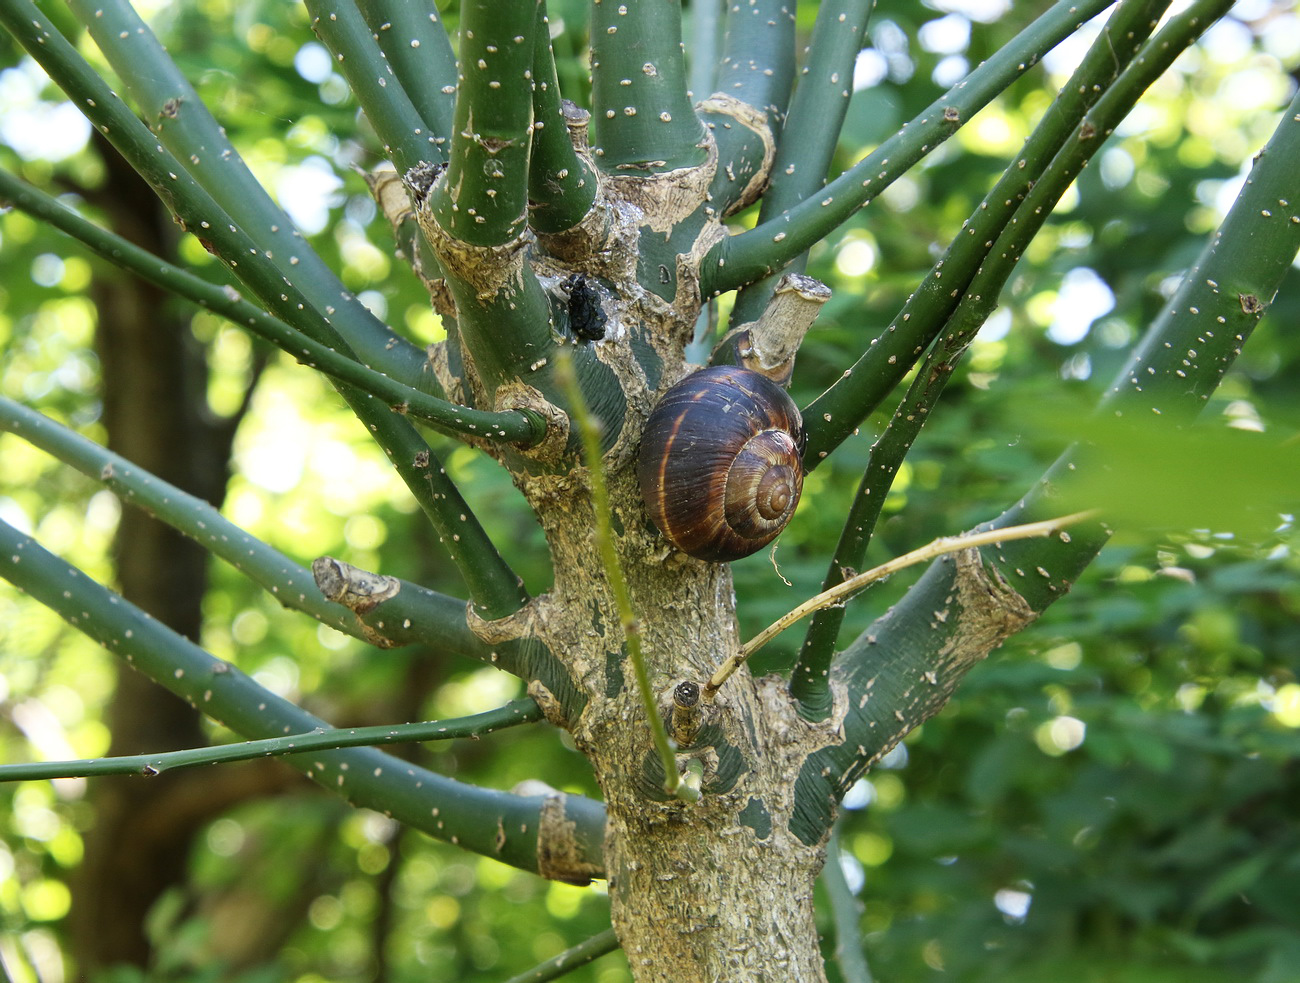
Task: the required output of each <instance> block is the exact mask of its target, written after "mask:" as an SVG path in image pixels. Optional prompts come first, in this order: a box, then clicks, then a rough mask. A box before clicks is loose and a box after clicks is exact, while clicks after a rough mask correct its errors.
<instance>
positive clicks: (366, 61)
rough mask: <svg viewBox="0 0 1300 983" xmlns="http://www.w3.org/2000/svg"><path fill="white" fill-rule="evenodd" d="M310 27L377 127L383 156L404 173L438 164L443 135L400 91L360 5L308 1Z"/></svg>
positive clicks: (367, 116)
mask: <svg viewBox="0 0 1300 983" xmlns="http://www.w3.org/2000/svg"><path fill="white" fill-rule="evenodd" d="M305 5H306V7H307V13H308V14H310V15H311V27H312V30H313V31H315V32H316V36H317V37H319V38H320V39H321V43H322V44H324V45H325V47H327V48H328V49H329V50H330V52H331V53H332V54H333V55H334V64H335V65H336V66H337V67H338V70H339V71H340V72H341V73H342V74H343V77H344V78H345V79H347V83H348V88H349V89H351V90H352V94H353V95H354V96H356V97H357V102H358V103H360V104H361V108H362V110H363V111H364V112H365V114H366V119H368V120H369V121H370V125H371V126H373V127H374V128H375V133H376V134H377V135H378V136H379V141H380V143H382V144H383V148H384V156H386V157H387V158H388V159H389V160H391V161H392V162H393V164H394V165H396V167H397V170H398V171H399V172H401V173H403V174H404V173H406V172H407V171H409V170H410V169H411V168H412V167H416V166H418V165H420V164H434V163H440V162H441V161H442V160H443V159H444V157H445V155H444V152H443V148H442V144H443V143H444V142H445V141H444V138H443V134H442V133H440V132H438V131H435V130H431V129H430V128H429V125H428V123H426V122H425V120H424V119H423V118H422V117H421V115H420V113H419V111H418V110H417V109H416V108H415V106H414V105H413V104H412V103H411V99H410V97H409V96H408V95H407V94H406V92H405V91H404V90H403V89H402V85H401V83H400V82H399V81H398V78H397V75H396V74H395V73H394V72H393V68H392V66H391V65H390V64H389V63H388V60H387V59H386V58H385V57H384V53H383V51H381V50H380V48H379V44H378V43H377V42H376V40H375V34H374V33H372V31H371V29H370V26H369V25H368V24H367V23H366V21H365V18H363V17H362V16H361V12H360V11H359V10H357V8H356V4H355V3H351V2H343V3H326V2H325V0H305Z"/></svg>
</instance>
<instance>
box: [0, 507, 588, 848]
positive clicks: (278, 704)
mask: <svg viewBox="0 0 1300 983" xmlns="http://www.w3.org/2000/svg"><path fill="white" fill-rule="evenodd" d="M0 577H4V578H5V579H7V580H9V581H10V582H11V583H13V584H14V586H16V587H18V588H19V589H20V590H23V591H25V592H26V593H27V594H29V595H30V596H31V597H32V598H33V599H34V600H36V601H37V602H39V603H41V604H44V605H45V606H46V607H48V608H50V609H51V610H52V611H54V612H55V613H56V614H58V615H59V616H60V617H62V618H63V619H64V620H65V621H67V622H68V624H69V625H71V626H72V627H74V628H76V629H77V630H78V631H81V632H83V633H84V634H86V635H87V636H89V637H90V638H92V639H94V640H95V641H97V642H99V643H100V644H101V645H103V646H104V647H105V648H107V649H108V650H109V651H111V652H113V653H114V654H116V655H118V656H120V657H122V658H123V659H125V660H126V662H128V663H129V664H130V665H132V666H134V667H135V668H136V669H138V670H139V671H140V672H142V673H144V674H145V675H146V676H148V677H149V678H150V679H153V680H154V681H155V682H157V683H159V684H160V685H162V686H163V687H165V688H166V689H168V690H170V691H171V692H173V693H175V694H176V695H177V696H180V697H181V698H183V699H186V700H188V701H190V702H191V703H193V704H194V705H195V706H196V707H198V708H199V709H201V710H202V711H203V712H204V713H205V714H208V715H209V716H211V717H212V718H213V719H215V720H217V721H219V722H220V723H222V724H224V725H225V726H227V727H229V728H230V729H232V730H234V731H235V732H236V733H239V734H242V735H244V736H245V737H251V738H269V737H284V736H286V735H288V734H305V733H310V732H312V731H315V730H318V729H321V728H324V727H327V726H328V725H327V724H325V723H324V722H323V721H321V720H320V719H318V718H317V717H314V716H312V715H311V714H309V713H307V712H306V711H305V710H303V709H301V708H300V707H297V706H294V705H293V704H292V703H290V702H289V701H288V700H285V699H282V698H281V697H279V696H276V695H275V694H274V693H272V692H270V691H269V690H267V689H265V688H264V687H262V686H259V685H258V684H257V683H256V682H254V681H253V679H252V678H251V677H249V676H247V675H245V674H244V673H242V672H240V671H239V670H238V669H236V668H235V667H233V666H232V665H230V664H229V663H228V662H223V661H221V660H220V659H216V658H214V657H213V656H211V655H210V654H209V653H207V652H205V651H204V650H203V649H201V648H199V647H198V646H197V645H195V644H194V643H193V642H191V641H190V640H189V639H187V638H185V637H184V636H183V635H180V634H178V633H177V632H175V631H173V630H172V629H170V628H168V627H167V626H166V625H164V624H162V623H161V622H159V621H157V620H155V619H153V618H150V617H149V616H148V615H146V614H145V613H144V612H143V611H141V610H140V609H139V608H137V607H135V606H134V605H133V604H131V603H130V602H128V601H125V600H123V599H122V598H121V597H120V596H118V595H117V594H114V593H113V592H112V591H110V590H108V589H107V588H105V587H102V586H101V585H99V584H97V583H95V582H94V581H93V580H91V579H90V578H89V577H87V576H86V575H85V574H84V573H82V572H81V571H80V570H78V569H76V568H75V567H72V566H69V565H68V564H67V563H65V562H64V561H62V560H60V559H59V558H58V557H56V556H54V555H53V554H51V553H49V552H48V551H47V550H45V549H44V548H42V547H41V546H40V544H38V543H37V542H36V541H35V540H34V539H32V538H31V537H30V536H26V535H23V534H22V533H20V532H18V531H17V530H15V529H14V528H13V527H12V526H9V525H8V524H6V523H3V522H0ZM289 760H290V761H291V762H294V763H295V764H296V765H297V767H299V768H300V769H302V771H303V772H304V773H305V774H307V775H308V776H309V777H310V778H312V779H313V780H314V781H316V782H318V783H320V784H321V785H323V786H325V787H326V788H329V789H331V790H332V791H334V792H335V793H337V794H339V795H343V796H344V797H346V798H347V799H348V801H350V802H352V803H353V804H354V805H359V806H365V807H367V808H371V809H377V810H380V811H382V812H383V813H384V814H385V815H388V816H391V817H392V818H393V819H395V820H397V821H398V822H401V823H405V824H406V825H409V826H412V827H414V828H416V829H420V830H422V831H424V832H426V833H428V834H429V835H431V836H434V837H437V838H439V839H443V840H453V841H455V842H456V843H457V844H458V845H460V846H461V847H463V848H465V849H467V850H472V851H474V852H476V853H480V854H482V855H484V856H488V857H493V858H495V859H497V860H500V861H501V862H502V863H506V864H510V865H511V866H514V867H519V868H521V869H523V870H531V871H536V870H538V855H537V844H538V830H539V825H540V818H541V810H542V806H543V799H542V798H541V797H525V796H518V795H512V794H510V793H508V792H500V791H496V790H493V789H484V788H478V787H476V786H473V785H468V784H465V783H463V782H457V781H454V780H453V779H449V778H445V777H443V776H442V775H438V774H435V773H433V772H431V771H427V770H426V769H423V768H419V767H417V766H415V765H412V764H410V763H408V762H406V761H402V760H400V759H398V758H394V757H392V756H391V755H388V754H385V753H384V752H382V751H378V750H376V749H374V748H352V749H347V750H339V751H321V752H318V753H317V754H313V755H312V756H311V757H310V759H306V760H301V761H300V760H299V759H298V758H297V757H294V758H290V759H289ZM603 812H604V811H603V809H602V808H601V807H600V805H599V804H598V803H595V802H591V801H590V800H588V799H584V798H583V797H582V796H566V798H565V817H566V819H567V820H568V821H570V822H572V823H574V824H575V826H574V827H573V832H574V834H575V836H574V843H575V844H576V848H579V849H580V850H581V856H582V857H583V858H584V860H585V861H586V862H587V863H588V864H589V865H591V867H592V869H593V870H595V869H599V864H600V863H601V858H600V852H599V851H600V842H601V838H602V836H603V824H604V816H603Z"/></svg>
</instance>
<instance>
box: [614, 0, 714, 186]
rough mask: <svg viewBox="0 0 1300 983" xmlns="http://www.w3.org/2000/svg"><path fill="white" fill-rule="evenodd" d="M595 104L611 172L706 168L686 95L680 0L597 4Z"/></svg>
mask: <svg viewBox="0 0 1300 983" xmlns="http://www.w3.org/2000/svg"><path fill="white" fill-rule="evenodd" d="M697 95H699V94H698V93H697ZM591 101H592V115H593V117H594V120H593V123H594V127H595V135H596V147H595V154H596V162H597V164H598V165H599V166H600V168H601V170H603V171H605V172H606V173H610V174H624V173H626V174H642V175H644V174H655V173H659V172H662V171H671V170H675V169H676V168H679V167H694V166H697V165H699V164H702V163H704V160H705V152H704V127H703V125H702V124H701V123H700V120H699V118H698V117H697V116H696V115H695V111H694V109H693V108H692V106H691V101H690V99H689V98H687V95H686V58H685V55H684V54H683V52H682V11H681V2H680V0H655V2H653V3H614V2H610V3H597V4H593V5H592V8H591Z"/></svg>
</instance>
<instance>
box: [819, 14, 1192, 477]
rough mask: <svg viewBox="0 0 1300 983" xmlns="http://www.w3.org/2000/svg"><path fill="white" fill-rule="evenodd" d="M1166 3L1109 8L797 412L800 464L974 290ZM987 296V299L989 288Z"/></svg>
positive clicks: (843, 430) (827, 446)
mask: <svg viewBox="0 0 1300 983" xmlns="http://www.w3.org/2000/svg"><path fill="white" fill-rule="evenodd" d="M1167 5H1168V4H1167V0H1127V2H1124V3H1121V4H1120V6H1119V7H1118V8H1117V9H1116V11H1115V14H1114V15H1113V16H1112V17H1111V18H1110V20H1109V21H1107V24H1106V26H1105V28H1103V30H1102V33H1101V35H1100V36H1099V37H1098V39H1097V41H1096V42H1094V43H1093V45H1092V47H1091V48H1090V49H1089V50H1088V53H1087V54H1086V55H1085V57H1084V59H1083V61H1082V62H1081V63H1080V65H1079V67H1078V68H1077V69H1076V70H1075V72H1074V74H1073V75H1072V76H1071V78H1070V80H1069V82H1067V83H1066V85H1065V87H1064V88H1063V89H1062V90H1061V94H1060V95H1059V96H1058V97H1057V100H1056V102H1055V103H1054V104H1053V105H1052V107H1051V108H1050V109H1049V110H1048V111H1047V112H1046V113H1045V114H1044V115H1043V118H1042V119H1041V120H1040V121H1039V123H1038V125H1037V126H1036V127H1035V128H1034V132H1033V133H1031V134H1030V136H1029V139H1028V140H1026V141H1025V146H1024V148H1023V149H1022V150H1021V152H1020V154H1019V155H1017V157H1016V159H1015V160H1014V161H1012V163H1011V165H1010V166H1009V167H1008V168H1007V169H1006V171H1005V172H1004V173H1003V175H1002V177H1001V178H1000V179H999V180H998V182H997V184H995V185H994V187H993V189H992V190H991V191H990V192H989V193H988V194H987V195H986V196H985V197H984V200H983V201H982V202H981V203H980V205H979V207H978V208H976V209H975V211H974V212H973V213H972V214H971V217H970V218H969V219H967V220H966V222H965V223H963V225H962V228H961V231H960V233H958V235H957V237H956V238H955V239H954V240H953V241H952V243H951V244H950V245H949V246H948V249H947V250H946V251H945V253H944V255H943V258H942V259H940V260H939V262H938V263H936V264H935V265H934V268H933V269H931V271H930V273H929V274H928V275H927V276H926V278H925V279H924V280H923V281H922V282H921V284H920V286H918V287H917V289H916V290H915V291H914V292H913V293H912V295H911V296H910V297H909V298H908V300H907V303H905V304H904V305H903V308H902V310H900V311H899V312H898V315H897V316H896V317H895V318H894V320H893V321H892V322H890V324H889V326H888V327H887V328H886V329H885V330H884V331H882V332H881V334H880V336H879V337H878V338H877V339H875V340H874V341H873V342H872V343H871V346H870V347H869V348H868V349H867V351H866V352H865V353H864V354H863V355H862V357H861V358H859V359H858V361H857V362H856V363H854V365H853V367H852V368H851V369H849V371H848V372H847V373H845V375H844V377H843V378H841V379H839V380H837V381H836V383H835V384H834V385H833V386H831V387H830V389H828V390H827V391H826V392H824V393H822V395H820V396H819V397H817V399H815V400H814V401H813V402H812V403H810V404H809V405H808V407H807V409H806V410H805V411H804V418H805V419H806V420H808V446H807V448H806V450H805V453H804V466H805V467H808V468H810V469H811V468H814V467H816V466H817V465H818V464H819V463H821V461H822V460H823V459H824V458H825V457H826V456H827V454H829V453H830V451H831V450H832V449H833V448H834V447H836V446H838V445H839V443H840V442H841V441H843V440H844V439H845V438H846V437H848V436H849V435H850V434H851V433H853V432H854V430H855V429H856V428H857V427H858V425H859V424H860V423H861V422H862V420H863V419H864V418H865V417H866V416H867V414H869V413H870V412H872V411H873V410H874V409H875V408H876V407H877V406H879V405H880V403H881V401H883V400H884V399H885V397H886V396H888V395H889V393H891V392H892V391H893V390H894V387H895V386H897V385H898V383H899V382H900V381H901V380H902V378H903V377H904V375H906V374H907V372H908V371H909V369H910V368H911V366H912V365H913V364H914V363H915V361H916V359H917V357H918V356H919V355H920V354H921V352H923V351H924V350H925V348H926V346H927V345H929V344H930V342H931V340H932V339H933V338H934V337H935V336H937V335H938V334H939V332H940V331H942V330H943V326H944V324H945V322H946V321H947V319H948V318H949V317H951V316H952V314H953V311H954V309H955V308H956V307H957V305H958V303H959V302H960V301H962V299H963V298H964V296H966V295H968V294H970V293H972V292H973V291H972V290H970V289H969V288H970V285H971V281H972V279H973V278H974V277H975V276H976V275H977V274H978V273H979V272H980V271H981V269H982V268H983V267H984V265H985V261H986V258H987V257H989V256H990V255H991V254H992V253H993V252H994V251H995V242H996V240H997V238H998V237H999V236H1000V235H1002V234H1003V232H1004V230H1005V229H1007V228H1008V227H1015V226H1017V225H1019V224H1021V223H1023V222H1024V221H1025V219H1026V216H1030V213H1029V212H1028V211H1027V209H1026V208H1025V207H1023V203H1024V201H1025V197H1026V195H1028V194H1029V193H1030V190H1031V189H1033V188H1035V186H1036V184H1037V183H1038V182H1039V180H1040V178H1041V177H1042V175H1043V173H1044V172H1045V171H1046V170H1047V169H1048V168H1049V167H1050V166H1051V162H1052V160H1053V159H1054V157H1055V155H1056V154H1057V153H1058V151H1060V149H1061V148H1062V147H1066V146H1068V145H1070V138H1071V136H1073V135H1074V133H1075V130H1076V128H1077V126H1078V125H1079V123H1080V121H1081V120H1082V119H1083V117H1084V115H1085V113H1086V112H1087V111H1088V109H1089V107H1091V106H1092V105H1093V104H1095V103H1096V102H1097V101H1098V99H1099V98H1100V97H1101V95H1102V94H1103V93H1104V92H1105V91H1106V90H1107V88H1108V87H1109V86H1110V85H1111V84H1112V83H1113V82H1114V81H1115V80H1116V78H1117V77H1119V76H1120V73H1121V69H1123V68H1124V66H1125V65H1127V64H1128V63H1129V61H1130V59H1132V58H1133V57H1134V56H1135V55H1136V53H1137V52H1138V50H1139V48H1140V47H1141V45H1142V42H1143V41H1145V40H1146V38H1147V37H1148V36H1149V35H1150V33H1151V30H1152V29H1153V28H1154V27H1155V23H1156V21H1157V20H1158V19H1159V16H1160V13H1161V11H1162V10H1163V9H1164V8H1165V7H1166V6H1167ZM1180 50H1181V49H1180ZM1139 94H1140V93H1139ZM1135 98H1136V96H1135ZM1076 142H1077V141H1076ZM1095 145H1096V144H1095V142H1094V143H1092V144H1090V146H1092V147H1095ZM1062 190H1063V188H1062ZM1047 211H1050V208H1049V209H1048V210H1047ZM1045 216H1046V212H1044V213H1043V215H1042V217H1045ZM1034 228H1035V229H1037V225H1035V226H1034ZM992 296H993V297H996V291H995V292H994V293H993V295H992Z"/></svg>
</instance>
